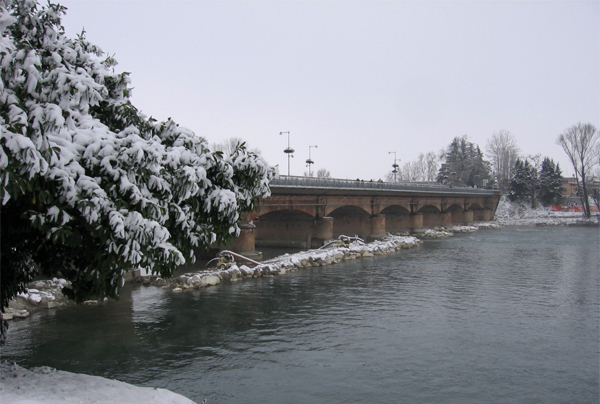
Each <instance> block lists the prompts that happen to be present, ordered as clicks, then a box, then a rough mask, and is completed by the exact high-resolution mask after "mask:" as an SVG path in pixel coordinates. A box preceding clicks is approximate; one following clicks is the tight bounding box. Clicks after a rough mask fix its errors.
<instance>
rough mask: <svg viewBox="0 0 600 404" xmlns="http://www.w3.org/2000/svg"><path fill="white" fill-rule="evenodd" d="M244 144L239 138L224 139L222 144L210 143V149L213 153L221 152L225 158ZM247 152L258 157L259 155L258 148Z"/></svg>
mask: <svg viewBox="0 0 600 404" xmlns="http://www.w3.org/2000/svg"><path fill="white" fill-rule="evenodd" d="M245 143H246V142H245V141H244V140H242V139H240V138H239V137H231V138H229V139H225V140H223V141H222V142H219V143H212V144H211V147H210V148H211V149H212V150H215V151H221V152H223V154H224V155H225V156H231V155H232V154H233V153H234V152H235V151H236V150H237V148H238V147H239V146H241V145H243V144H245ZM248 151H250V152H252V153H254V154H256V155H259V156H260V154H261V152H260V149H258V148H254V149H248Z"/></svg>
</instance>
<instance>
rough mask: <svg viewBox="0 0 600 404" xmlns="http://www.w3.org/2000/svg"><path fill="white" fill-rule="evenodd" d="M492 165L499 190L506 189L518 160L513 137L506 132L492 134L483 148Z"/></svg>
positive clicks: (517, 151)
mask: <svg viewBox="0 0 600 404" xmlns="http://www.w3.org/2000/svg"><path fill="white" fill-rule="evenodd" d="M485 150H486V154H487V157H488V159H490V162H491V163H492V170H493V172H494V176H495V177H496V181H497V182H498V186H499V187H500V189H507V188H508V186H509V184H510V179H511V177H512V176H513V174H514V172H513V171H514V168H515V163H516V162H517V159H518V158H519V148H518V147H517V142H516V141H515V138H514V137H513V135H512V134H511V133H510V132H509V131H507V130H504V129H502V130H500V131H498V132H494V134H493V135H492V137H491V138H490V139H488V142H487V146H486V148H485Z"/></svg>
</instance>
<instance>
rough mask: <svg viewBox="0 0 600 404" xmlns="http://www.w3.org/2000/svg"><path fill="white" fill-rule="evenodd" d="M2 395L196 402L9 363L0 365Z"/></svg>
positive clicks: (31, 400) (20, 401) (22, 399)
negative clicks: (29, 368)
mask: <svg viewBox="0 0 600 404" xmlns="http://www.w3.org/2000/svg"><path fill="white" fill-rule="evenodd" d="M0 398H1V399H2V403H5V404H9V403H10V404H38V403H40V404H41V403H43V404H76V403H90V404H93V403H128V404H194V402H193V401H191V400H189V399H187V398H185V397H184V396H182V395H179V394H175V393H173V392H171V391H169V390H165V389H157V388H152V387H136V386H133V385H131V384H127V383H123V382H119V381H116V380H109V379H105V378H103V377H98V376H88V375H83V374H78V373H71V372H63V371H61V370H55V369H52V368H48V367H40V368H34V369H31V370H27V369H24V368H22V367H20V366H18V365H15V364H8V363H2V364H0Z"/></svg>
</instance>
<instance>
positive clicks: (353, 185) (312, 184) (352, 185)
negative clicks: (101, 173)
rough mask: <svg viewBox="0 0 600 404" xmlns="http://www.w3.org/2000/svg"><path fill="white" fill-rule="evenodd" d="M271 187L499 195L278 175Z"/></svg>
mask: <svg viewBox="0 0 600 404" xmlns="http://www.w3.org/2000/svg"><path fill="white" fill-rule="evenodd" d="M270 186H271V187H272V188H309V189H340V190H342V189H344V190H351V189H354V190H363V191H364V190H367V191H375V192H377V191H401V192H417V193H435V194H452V195H456V194H465V195H499V194H500V191H499V190H496V189H483V188H472V187H451V186H448V185H442V184H437V183H417V182H383V181H364V180H348V179H341V178H324V177H297V176H288V175H280V176H279V177H278V178H274V179H272V180H271V182H270Z"/></svg>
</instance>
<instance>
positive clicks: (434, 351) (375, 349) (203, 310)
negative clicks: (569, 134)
mask: <svg viewBox="0 0 600 404" xmlns="http://www.w3.org/2000/svg"><path fill="white" fill-rule="evenodd" d="M598 240H599V232H598V228H597V227H596V228H594V227H545V228H535V227H514V228H506V229H501V230H481V231H479V232H476V233H470V234H459V235H456V236H454V237H451V238H449V239H442V240H432V241H426V242H425V243H424V244H423V245H421V246H420V247H418V248H415V249H412V250H403V251H399V252H397V253H393V254H390V255H386V256H376V257H372V258H365V259H362V260H357V261H348V262H344V263H340V264H337V265H332V266H328V267H317V268H312V269H305V270H301V271H299V272H293V273H288V274H285V275H282V276H277V277H274V278H257V279H251V280H245V281H243V282H237V283H226V284H222V285H219V286H216V287H210V288H205V289H202V290H194V291H186V292H182V293H179V294H176V293H172V292H170V291H166V290H163V289H160V288H155V287H143V286H132V287H130V288H127V289H126V293H125V295H124V296H123V298H122V299H121V300H120V301H119V302H107V303H105V304H102V305H100V306H79V307H72V308H63V309H57V310H51V311H46V312H41V313H36V314H34V315H32V316H31V318H29V319H27V320H24V321H18V322H13V323H12V324H11V327H10V330H9V339H8V342H7V345H6V346H5V347H4V348H3V349H2V356H3V359H8V360H14V361H17V363H19V364H20V365H22V366H26V367H29V366H42V365H46V366H52V367H56V368H58V369H61V370H68V371H73V372H82V373H88V374H95V375H100V376H105V377H109V378H115V379H118V380H122V381H125V382H129V383H133V384H136V385H143V386H158V387H164V388H168V389H170V390H172V391H175V392H178V393H180V394H183V395H185V396H187V397H189V398H191V399H192V400H195V401H196V402H201V401H202V399H203V398H205V397H206V398H207V399H208V404H213V403H228V404H234V403H308V402H310V403H386V404H389V403H457V404H458V403H460V404H465V403H511V404H512V403H521V404H525V403H536V404H537V403H545V404H551V403H570V404H576V403H586V404H587V403H594V404H597V403H598V398H599V367H600V365H599V363H600V356H599V346H600V345H599V343H600V342H599V340H600V337H599V310H600V305H599V286H600V285H599V267H598V263H599V246H598V244H599V243H598Z"/></svg>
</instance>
